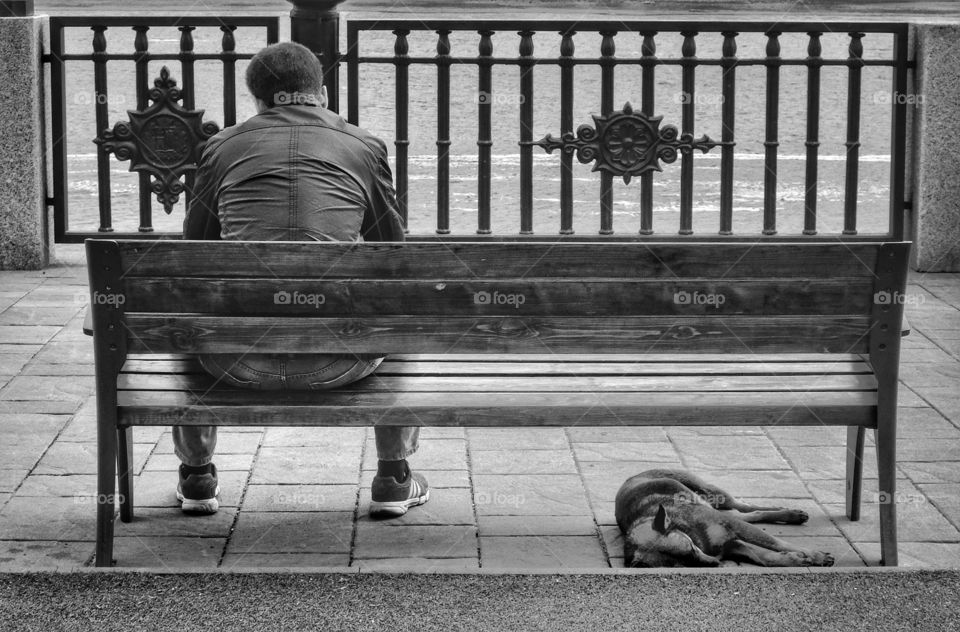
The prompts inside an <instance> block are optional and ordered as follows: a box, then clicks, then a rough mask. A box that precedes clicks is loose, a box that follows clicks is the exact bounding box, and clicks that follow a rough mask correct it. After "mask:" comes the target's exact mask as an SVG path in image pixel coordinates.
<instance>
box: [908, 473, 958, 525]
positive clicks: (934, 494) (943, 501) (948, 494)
mask: <svg viewBox="0 0 960 632" xmlns="http://www.w3.org/2000/svg"><path fill="white" fill-rule="evenodd" d="M917 488H918V489H919V491H920V492H921V493H923V494H924V495H925V496H926V497H927V498H928V499H929V500H930V502H932V503H933V504H934V506H935V507H936V508H937V509H938V510H939V511H940V513H942V514H943V515H944V516H946V518H947V520H949V521H950V522H951V523H952V524H953V526H954V527H957V528H958V529H960V484H957V483H952V484H934V485H917Z"/></svg>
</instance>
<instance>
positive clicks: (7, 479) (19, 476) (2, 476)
mask: <svg viewBox="0 0 960 632" xmlns="http://www.w3.org/2000/svg"><path fill="white" fill-rule="evenodd" d="M29 472H30V468H28V467H23V468H10V469H0V492H12V491H14V490H15V489H17V488H18V487H19V486H20V484H21V483H22V482H23V479H25V478H26V477H27V474H28V473H29Z"/></svg>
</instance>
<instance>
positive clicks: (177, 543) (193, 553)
mask: <svg viewBox="0 0 960 632" xmlns="http://www.w3.org/2000/svg"><path fill="white" fill-rule="evenodd" d="M225 544H226V538H211V537H185V536H170V537H126V536H116V537H114V539H113V559H114V560H115V566H116V567H117V568H138V567H141V568H154V569H161V568H163V569H188V568H191V569H192V568H196V569H201V568H203V569H207V568H216V567H217V564H218V563H219V562H220V556H221V555H222V554H223V547H224V545H225Z"/></svg>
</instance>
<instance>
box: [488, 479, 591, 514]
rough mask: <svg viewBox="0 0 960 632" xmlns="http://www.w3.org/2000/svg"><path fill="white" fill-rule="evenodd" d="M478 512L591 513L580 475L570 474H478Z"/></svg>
mask: <svg viewBox="0 0 960 632" xmlns="http://www.w3.org/2000/svg"><path fill="white" fill-rule="evenodd" d="M473 484H474V504H475V505H476V509H477V514H478V515H530V516H533V515H547V516H561V515H589V514H590V507H589V505H588V504H587V495H586V490H585V489H584V487H583V485H582V484H581V482H580V478H579V477H577V476H572V475H568V474H555V475H539V474H513V475H496V474H478V475H476V476H474V477H473Z"/></svg>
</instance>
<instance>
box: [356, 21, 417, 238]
mask: <svg viewBox="0 0 960 632" xmlns="http://www.w3.org/2000/svg"><path fill="white" fill-rule="evenodd" d="M409 33H410V31H409V30H407V29H397V30H395V31H394V32H393V34H394V35H395V36H396V40H395V41H394V43H393V55H394V60H395V66H394V68H395V74H396V80H395V86H394V91H395V92H396V106H397V107H396V113H395V115H394V116H395V117H396V132H395V139H394V141H393V146H394V147H395V152H396V180H397V208H398V210H399V211H400V218H401V219H402V220H403V228H404V230H408V229H407V225H408V224H407V221H408V220H407V209H408V208H409V200H408V198H409V193H408V192H409V186H410V179H409V169H408V167H409V153H410V137H409V119H410V63H409V62H408V61H407V60H408V59H409V54H410V45H409V43H408V42H407V35H408V34H409ZM356 75H357V73H356V72H355V71H351V73H350V77H351V80H352V79H353V78H354V77H355V76H356ZM356 102H357V93H356V92H352V93H351V96H350V108H351V111H353V108H354V105H353V104H354V103H356Z"/></svg>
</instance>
